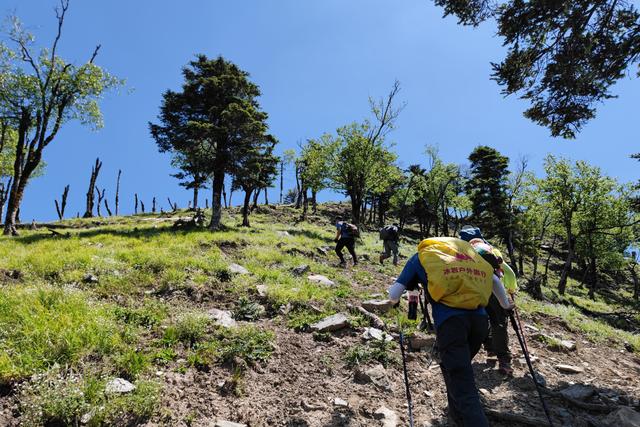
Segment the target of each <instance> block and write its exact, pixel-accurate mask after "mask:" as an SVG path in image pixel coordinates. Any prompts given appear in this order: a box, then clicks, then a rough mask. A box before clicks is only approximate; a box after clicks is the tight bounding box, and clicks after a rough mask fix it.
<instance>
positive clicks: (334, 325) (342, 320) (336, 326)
mask: <svg viewBox="0 0 640 427" xmlns="http://www.w3.org/2000/svg"><path fill="white" fill-rule="evenodd" d="M347 326H349V318H348V317H347V315H346V314H344V313H338V314H334V315H333V316H329V317H325V318H324V319H322V320H321V321H319V322H317V323H314V324H313V325H311V330H312V331H315V332H332V331H338V330H340V329H344V328H346V327H347Z"/></svg>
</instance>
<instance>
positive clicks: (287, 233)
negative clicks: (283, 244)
mask: <svg viewBox="0 0 640 427" xmlns="http://www.w3.org/2000/svg"><path fill="white" fill-rule="evenodd" d="M276 234H277V235H278V237H289V236H291V234H289V232H288V231H278V232H277V233H276Z"/></svg>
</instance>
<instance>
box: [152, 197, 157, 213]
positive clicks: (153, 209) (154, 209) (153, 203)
mask: <svg viewBox="0 0 640 427" xmlns="http://www.w3.org/2000/svg"><path fill="white" fill-rule="evenodd" d="M151 212H153V213H156V198H155V197H154V198H153V200H152V201H151Z"/></svg>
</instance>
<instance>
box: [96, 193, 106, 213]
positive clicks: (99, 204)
mask: <svg viewBox="0 0 640 427" xmlns="http://www.w3.org/2000/svg"><path fill="white" fill-rule="evenodd" d="M106 191H107V190H106V189H105V188H103V189H102V192H100V190H99V189H98V188H96V196H97V197H98V203H97V204H96V209H97V210H98V216H102V213H101V212H100V206H101V205H102V200H103V199H104V194H105V193H106Z"/></svg>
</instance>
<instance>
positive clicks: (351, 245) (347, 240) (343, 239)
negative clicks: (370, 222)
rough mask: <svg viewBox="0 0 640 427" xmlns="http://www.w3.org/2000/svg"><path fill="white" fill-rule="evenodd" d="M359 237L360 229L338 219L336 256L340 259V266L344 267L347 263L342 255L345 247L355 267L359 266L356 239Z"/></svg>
mask: <svg viewBox="0 0 640 427" xmlns="http://www.w3.org/2000/svg"><path fill="white" fill-rule="evenodd" d="M357 236H358V227H356V226H355V225H353V224H350V223H348V222H347V221H344V220H343V219H342V218H340V217H338V218H336V238H335V239H334V240H335V242H336V249H335V250H336V254H337V255H338V258H340V266H341V267H344V266H346V265H347V262H346V261H345V259H344V255H342V249H344V248H345V247H346V248H347V250H348V251H349V253H350V254H351V257H352V258H353V265H356V264H358V257H357V255H356V249H355V246H356V237H357Z"/></svg>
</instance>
